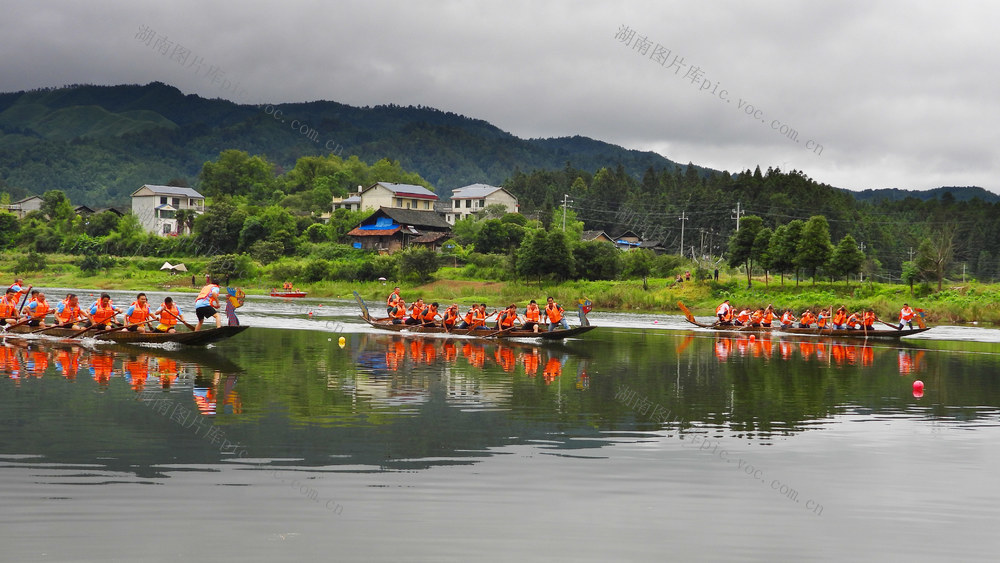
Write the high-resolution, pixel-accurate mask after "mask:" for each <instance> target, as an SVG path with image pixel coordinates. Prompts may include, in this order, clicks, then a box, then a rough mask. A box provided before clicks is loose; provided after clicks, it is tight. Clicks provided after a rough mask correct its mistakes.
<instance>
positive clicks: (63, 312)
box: [56, 293, 86, 328]
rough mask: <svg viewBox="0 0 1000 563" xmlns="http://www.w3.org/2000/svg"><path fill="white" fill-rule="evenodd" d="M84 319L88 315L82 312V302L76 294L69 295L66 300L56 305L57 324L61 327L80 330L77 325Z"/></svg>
mask: <svg viewBox="0 0 1000 563" xmlns="http://www.w3.org/2000/svg"><path fill="white" fill-rule="evenodd" d="M84 318H86V315H84V313H83V311H81V310H80V300H79V299H78V298H77V296H76V294H75V293H67V294H66V299H63V300H62V301H60V302H59V304H58V305H56V322H57V323H58V324H60V325H64V326H66V327H67V328H79V327H78V326H77V325H76V323H77V322H78V321H81V320H83V319H84Z"/></svg>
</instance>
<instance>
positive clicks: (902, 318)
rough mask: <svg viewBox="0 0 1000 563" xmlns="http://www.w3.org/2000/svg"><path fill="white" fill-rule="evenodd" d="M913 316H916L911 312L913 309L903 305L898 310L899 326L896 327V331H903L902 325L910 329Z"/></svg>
mask: <svg viewBox="0 0 1000 563" xmlns="http://www.w3.org/2000/svg"><path fill="white" fill-rule="evenodd" d="M914 316H916V314H915V313H914V312H913V309H911V308H910V306H909V305H908V304H906V303H903V308H902V309H900V310H899V326H898V327H896V330H903V324H906V325H907V326H909V327H910V328H911V329H912V328H913V317H914Z"/></svg>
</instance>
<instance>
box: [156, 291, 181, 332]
mask: <svg viewBox="0 0 1000 563" xmlns="http://www.w3.org/2000/svg"><path fill="white" fill-rule="evenodd" d="M153 315H154V316H155V317H157V318H159V319H160V324H158V325H156V328H155V329H154V330H155V331H156V332H177V321H184V313H182V312H181V308H180V307H178V306H177V304H176V303H174V300H173V298H171V297H164V298H163V304H162V305H160V308H159V309H157V310H156V311H153Z"/></svg>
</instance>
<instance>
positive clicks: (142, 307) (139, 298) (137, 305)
mask: <svg viewBox="0 0 1000 563" xmlns="http://www.w3.org/2000/svg"><path fill="white" fill-rule="evenodd" d="M154 318H155V317H154V316H153V314H152V313H150V312H149V299H148V298H147V297H146V294H145V293H140V294H139V295H136V296H135V301H133V302H132V304H131V305H129V308H128V309H126V310H125V324H126V325H128V326H127V327H125V330H128V331H131V332H146V323H147V322H149V321H151V320H153V319H154Z"/></svg>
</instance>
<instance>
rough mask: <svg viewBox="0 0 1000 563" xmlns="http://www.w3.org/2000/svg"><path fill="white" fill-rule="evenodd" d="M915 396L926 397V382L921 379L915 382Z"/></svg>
mask: <svg viewBox="0 0 1000 563" xmlns="http://www.w3.org/2000/svg"><path fill="white" fill-rule="evenodd" d="M913 396H914V397H916V398H918V399H919V398H920V397H923V396H924V382H923V381H920V380H919V379H918V380H916V381H914V382H913Z"/></svg>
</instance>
